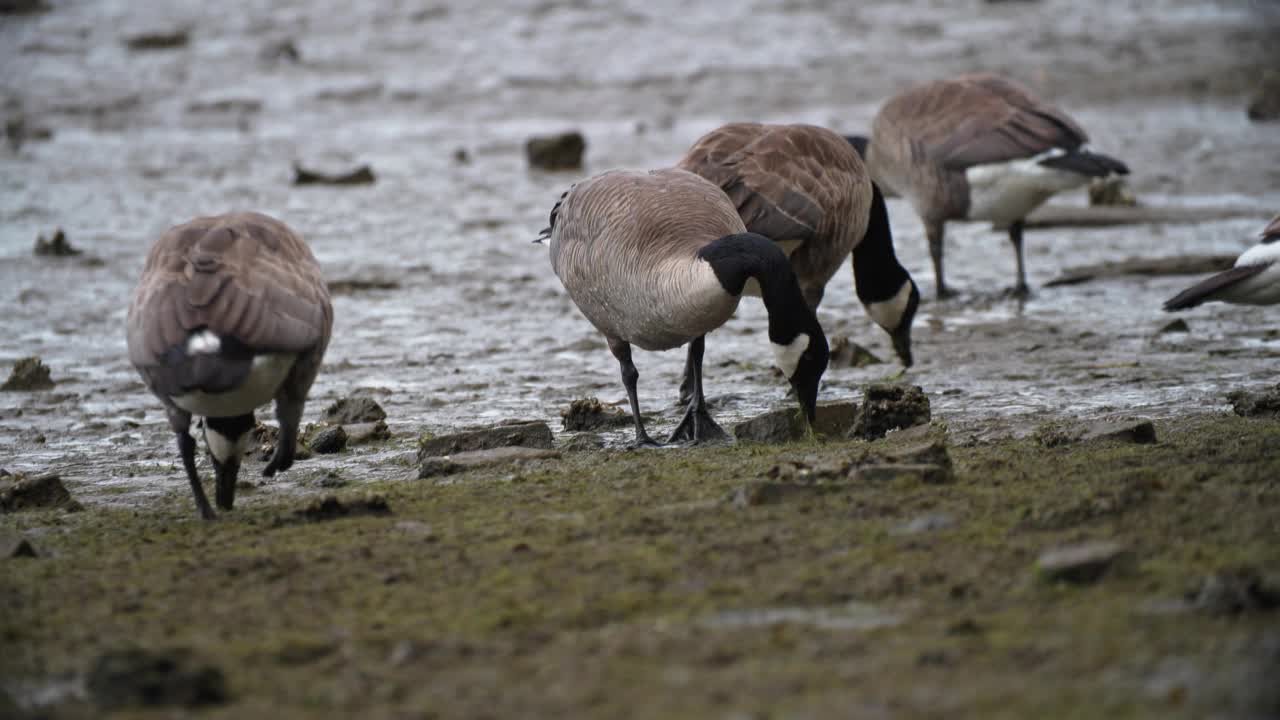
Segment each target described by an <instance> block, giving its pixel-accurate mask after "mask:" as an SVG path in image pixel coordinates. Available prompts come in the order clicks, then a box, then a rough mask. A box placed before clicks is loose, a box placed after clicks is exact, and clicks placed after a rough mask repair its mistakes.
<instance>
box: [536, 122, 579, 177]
mask: <svg viewBox="0 0 1280 720" xmlns="http://www.w3.org/2000/svg"><path fill="white" fill-rule="evenodd" d="M586 149H587V141H586V139H584V138H583V137H582V133H580V132H578V131H576V130H573V131H570V132H566V133H561V134H559V135H552V136H550V137H531V138H529V140H528V141H527V142H525V144H524V154H525V157H526V158H528V160H529V166H530V167H534V168H538V169H539V170H581V169H582V154H583V153H584V152H585V151H586Z"/></svg>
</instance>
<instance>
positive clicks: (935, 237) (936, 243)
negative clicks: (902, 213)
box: [924, 222, 955, 300]
mask: <svg viewBox="0 0 1280 720" xmlns="http://www.w3.org/2000/svg"><path fill="white" fill-rule="evenodd" d="M942 228H943V224H942V223H940V222H926V223H925V225H924V231H925V235H927V236H928V237H929V257H931V258H933V278H934V281H935V282H936V283H937V288H938V290H937V293H938V299H939V300H941V299H943V298H949V297H951V296H953V295H954V294H955V293H954V292H952V291H951V290H950V289H948V288H947V283H946V281H945V280H944V279H943V277H942V238H943V232H942Z"/></svg>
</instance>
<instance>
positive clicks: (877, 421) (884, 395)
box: [850, 384, 933, 440]
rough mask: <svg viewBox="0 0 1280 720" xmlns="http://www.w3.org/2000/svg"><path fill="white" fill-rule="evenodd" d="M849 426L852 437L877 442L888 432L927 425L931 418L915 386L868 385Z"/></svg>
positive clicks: (926, 398)
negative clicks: (852, 422)
mask: <svg viewBox="0 0 1280 720" xmlns="http://www.w3.org/2000/svg"><path fill="white" fill-rule="evenodd" d="M863 394H864V396H863V402H862V407H861V409H860V410H859V412H858V417H857V420H856V421H855V422H854V424H853V428H852V429H851V431H850V435H851V436H853V437H859V438H866V439H868V440H878V439H879V438H882V437H884V436H885V435H886V434H887V433H888V432H889V431H890V430H902V429H905V428H909V427H915V426H916V425H924V424H927V423H928V422H929V421H930V420H931V419H932V417H933V416H932V413H931V411H930V408H929V398H928V397H927V396H926V395H925V394H924V390H923V389H921V387H920V386H919V385H889V384H878V385H868V386H866V388H864V390H863Z"/></svg>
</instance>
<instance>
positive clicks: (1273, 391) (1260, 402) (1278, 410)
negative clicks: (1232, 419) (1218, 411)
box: [1227, 383, 1280, 417]
mask: <svg viewBox="0 0 1280 720" xmlns="http://www.w3.org/2000/svg"><path fill="white" fill-rule="evenodd" d="M1227 400H1228V401H1230V403H1231V409H1232V410H1234V411H1235V413H1236V414H1237V415H1239V416H1240V417H1280V383H1277V384H1276V386H1275V387H1272V388H1269V389H1267V390H1263V391H1261V392H1255V391H1253V390H1233V391H1232V392H1230V393H1228V394H1227Z"/></svg>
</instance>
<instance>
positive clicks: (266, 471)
mask: <svg viewBox="0 0 1280 720" xmlns="http://www.w3.org/2000/svg"><path fill="white" fill-rule="evenodd" d="M302 408H303V403H302V402H301V401H296V400H289V399H285V398H280V397H277V398H276V422H278V423H280V437H279V438H278V439H277V440H276V449H275V452H273V453H271V462H269V463H267V466H266V467H265V468H263V470H262V475H263V476H264V477H272V476H274V475H275V474H276V473H278V472H284V471H285V470H288V469H289V468H291V467H293V456H294V453H296V452H297V450H298V423H300V422H302Z"/></svg>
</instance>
